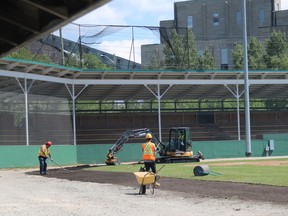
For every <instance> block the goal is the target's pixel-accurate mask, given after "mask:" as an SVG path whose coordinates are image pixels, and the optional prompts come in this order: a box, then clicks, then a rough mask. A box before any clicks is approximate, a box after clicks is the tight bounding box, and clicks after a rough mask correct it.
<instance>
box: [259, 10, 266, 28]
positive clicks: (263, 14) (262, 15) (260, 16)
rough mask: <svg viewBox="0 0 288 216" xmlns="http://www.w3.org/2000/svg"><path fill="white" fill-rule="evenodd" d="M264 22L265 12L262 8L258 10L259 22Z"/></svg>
mask: <svg viewBox="0 0 288 216" xmlns="http://www.w3.org/2000/svg"><path fill="white" fill-rule="evenodd" d="M264 23H265V12H264V10H259V24H260V25H263V24H264Z"/></svg>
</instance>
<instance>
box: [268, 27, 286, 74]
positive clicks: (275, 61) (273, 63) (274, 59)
mask: <svg viewBox="0 0 288 216" xmlns="http://www.w3.org/2000/svg"><path fill="white" fill-rule="evenodd" d="M265 45H266V55H265V62H266V64H267V69H272V70H279V69H285V68H281V67H285V65H287V64H285V61H287V56H288V42H287V39H286V35H285V33H283V32H275V31H274V32H272V33H271V36H270V38H269V39H268V40H266V41H265ZM282 62H284V64H282ZM286 69H288V68H286Z"/></svg>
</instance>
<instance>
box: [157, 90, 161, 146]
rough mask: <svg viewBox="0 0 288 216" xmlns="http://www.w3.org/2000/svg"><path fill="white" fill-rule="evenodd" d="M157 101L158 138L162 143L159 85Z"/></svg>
mask: <svg viewBox="0 0 288 216" xmlns="http://www.w3.org/2000/svg"><path fill="white" fill-rule="evenodd" d="M157 100H158V127H159V138H160V140H161V141H162V125H161V95H160V85H159V84H158V85H157Z"/></svg>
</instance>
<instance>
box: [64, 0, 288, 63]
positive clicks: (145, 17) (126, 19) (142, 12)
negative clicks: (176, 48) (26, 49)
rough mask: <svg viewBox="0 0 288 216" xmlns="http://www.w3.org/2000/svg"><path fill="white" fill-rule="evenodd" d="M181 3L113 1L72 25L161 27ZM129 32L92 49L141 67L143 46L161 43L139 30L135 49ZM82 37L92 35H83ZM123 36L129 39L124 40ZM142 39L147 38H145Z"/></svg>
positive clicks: (287, 2) (287, 1)
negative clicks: (132, 57)
mask: <svg viewBox="0 0 288 216" xmlns="http://www.w3.org/2000/svg"><path fill="white" fill-rule="evenodd" d="M179 1H183V0H112V1H110V2H109V3H107V4H105V5H103V6H102V7H100V8H98V9H96V10H95V11H92V12H90V13H89V14H87V15H85V16H83V17H81V18H79V19H78V20H75V21H74V22H73V23H77V24H88V25H89V24H90V25H125V26H126V25H127V26H130V25H131V26H159V22H160V21H161V20H173V19H174V2H179ZM281 4H282V5H281V6H282V10H283V9H288V0H282V3H281ZM83 31H84V30H83ZM91 31H92V30H91ZM130 31H131V29H129V30H126V32H124V31H123V32H122V33H121V32H119V34H118V36H116V34H115V35H114V38H113V37H112V35H111V36H110V38H109V37H107V38H105V39H104V38H103V39H102V40H101V41H96V45H93V47H94V48H96V49H100V50H102V51H105V52H107V53H111V54H115V55H116V56H121V57H123V58H126V59H130V60H135V61H136V62H139V63H140V62H141V57H140V53H141V49H140V47H141V45H142V44H153V43H158V42H159V37H158V38H157V36H155V35H154V36H153V34H152V33H151V32H147V31H145V32H144V31H142V32H141V31H140V30H139V29H138V30H137V29H136V30H134V31H135V32H134V35H135V39H133V43H134V44H133V47H132V44H131V32H130ZM136 31H139V32H136ZM81 34H89V33H88V32H87V33H86V32H81ZM90 34H91V33H90ZM121 34H122V36H123V37H122V38H121V39H118V40H117V39H116V40H115V37H119V35H121ZM150 34H151V35H150ZM124 35H125V36H126V38H124ZM140 35H142V36H140ZM143 35H145V38H144V37H143ZM64 37H65V36H64ZM132 48H133V49H134V51H135V54H134V56H136V57H134V59H131V49H132ZM132 56H133V54H132Z"/></svg>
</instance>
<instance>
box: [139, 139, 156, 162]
mask: <svg viewBox="0 0 288 216" xmlns="http://www.w3.org/2000/svg"><path fill="white" fill-rule="evenodd" d="M142 152H143V156H142V160H143V161H147V160H149V161H155V160H156V158H155V144H154V143H152V142H146V143H143V144H142Z"/></svg>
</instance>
